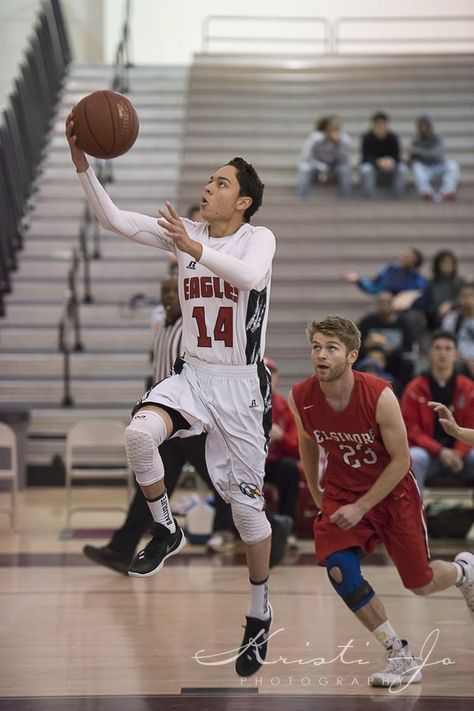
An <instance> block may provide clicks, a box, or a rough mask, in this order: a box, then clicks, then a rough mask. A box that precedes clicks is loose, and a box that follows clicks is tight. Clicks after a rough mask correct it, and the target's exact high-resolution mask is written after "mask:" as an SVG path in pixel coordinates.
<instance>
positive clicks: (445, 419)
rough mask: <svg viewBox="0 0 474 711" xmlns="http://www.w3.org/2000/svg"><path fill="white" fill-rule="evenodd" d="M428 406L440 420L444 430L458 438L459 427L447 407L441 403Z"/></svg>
mask: <svg viewBox="0 0 474 711" xmlns="http://www.w3.org/2000/svg"><path fill="white" fill-rule="evenodd" d="M428 405H429V406H430V407H432V408H433V410H434V411H435V412H436V414H437V415H438V418H439V423H440V425H441V427H442V428H443V430H444V431H445V432H446V433H447V434H448V435H451V437H457V436H458V434H459V425H458V423H457V422H456V420H455V419H454V415H453V413H452V412H451V410H450V409H449V407H446V405H443V404H442V403H440V402H433V401H431V402H429V403H428Z"/></svg>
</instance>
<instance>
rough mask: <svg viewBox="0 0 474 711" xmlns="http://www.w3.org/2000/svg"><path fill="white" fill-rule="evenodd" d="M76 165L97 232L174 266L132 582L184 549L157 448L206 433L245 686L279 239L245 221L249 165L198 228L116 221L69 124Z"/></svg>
mask: <svg viewBox="0 0 474 711" xmlns="http://www.w3.org/2000/svg"><path fill="white" fill-rule="evenodd" d="M66 137H67V140H68V142H69V147H70V151H71V158H72V161H73V163H74V165H75V167H76V170H77V173H78V175H79V179H80V182H81V184H82V187H83V189H84V192H85V195H86V197H87V199H88V201H89V203H90V205H91V207H92V208H93V210H94V212H95V214H96V217H97V219H98V220H99V222H100V224H101V225H102V226H103V227H104V228H106V229H109V230H111V231H113V232H116V233H117V234H119V235H121V236H123V237H127V238H129V239H131V240H134V241H135V242H139V243H140V244H143V245H147V246H150V247H155V248H159V249H164V250H166V251H168V252H171V253H173V254H175V255H176V258H177V260H178V286H179V298H180V302H181V309H182V313H183V339H182V348H183V357H182V358H179V359H177V361H176V364H175V368H174V373H175V374H174V375H171V376H170V377H169V378H166V379H165V380H162V381H161V382H160V383H158V384H157V385H156V386H155V387H154V388H152V389H151V390H150V391H149V392H147V393H146V394H145V396H144V397H143V398H142V400H141V401H140V402H139V403H138V404H137V406H136V407H135V409H134V412H133V416H132V420H131V422H130V424H129V426H128V427H127V430H126V448H127V456H128V459H129V463H130V467H131V469H132V470H133V471H134V473H135V477H136V479H137V482H138V483H139V484H140V486H141V488H142V491H143V493H144V495H145V498H146V499H147V501H148V505H149V507H150V511H151V513H152V515H153V518H154V520H155V522H156V525H155V533H154V535H153V538H152V539H151V541H150V542H149V543H148V544H147V546H146V547H145V548H144V549H143V550H142V551H140V553H139V554H138V556H137V557H136V558H135V560H134V561H133V563H132V565H131V568H130V570H129V574H131V575H136V576H149V575H153V574H154V573H156V572H158V571H159V570H161V568H162V566H163V563H164V562H165V560H166V559H167V558H168V557H170V556H171V555H174V554H176V553H177V552H178V551H179V550H181V548H182V547H183V546H184V544H185V542H186V541H185V538H184V535H183V532H182V531H181V529H180V528H179V527H178V526H177V525H176V522H175V521H174V519H173V517H172V515H171V511H170V506H169V501H168V497H167V494H166V488H165V484H164V469H163V463H162V461H161V458H160V455H159V451H158V447H159V446H160V445H161V444H162V442H164V441H165V440H166V439H168V438H169V437H174V436H179V437H189V436H193V435H196V434H200V433H202V432H206V433H207V438H206V463H207V466H208V470H209V473H210V476H211V478H212V481H213V483H214V486H215V488H216V489H217V491H218V493H219V494H220V495H221V496H222V497H223V498H224V500H225V501H227V502H229V503H230V504H231V507H232V515H233V519H234V522H235V525H236V527H237V530H238V531H239V533H240V536H241V538H242V540H243V541H244V543H245V544H246V552H247V563H248V569H249V577H250V591H251V598H250V607H249V611H248V615H247V622H246V626H245V633H244V638H243V641H242V644H241V647H240V652H239V653H238V654H237V655H236V656H237V659H236V671H237V673H238V674H239V675H240V676H244V677H247V676H249V675H251V674H253V673H255V672H256V671H257V670H258V669H259V668H260V666H261V664H262V662H263V660H264V659H265V657H266V652H267V638H268V632H269V629H270V625H271V620H272V608H271V605H270V603H269V600H268V572H269V556H270V547H271V528H270V524H269V522H268V520H267V517H266V516H265V512H264V510H263V509H264V499H263V495H262V488H263V476H264V467H265V458H266V454H267V446H268V436H269V432H270V428H271V384H270V374H269V372H268V370H267V369H266V368H265V365H264V363H263V356H264V350H265V332H266V325H267V320H268V304H269V297H270V283H271V266H272V259H273V255H274V252H275V237H274V235H273V233H272V232H271V231H270V230H269V229H267V228H266V227H253V226H252V225H250V223H249V221H250V218H251V217H252V215H253V214H254V213H255V212H256V211H257V210H258V208H259V207H260V205H261V203H262V196H263V188H264V186H263V184H262V182H261V181H260V179H259V177H258V175H257V173H256V172H255V170H254V168H253V166H251V165H250V164H249V163H247V162H246V161H245V160H243V159H242V158H234V159H233V160H231V161H229V163H228V164H226V165H224V166H222V167H221V168H219V169H218V170H216V171H215V173H214V174H213V175H212V176H211V177H210V179H209V180H208V182H207V183H206V185H205V186H204V189H203V193H202V200H201V216H202V218H203V219H204V220H205V222H203V223H198V222H192V221H191V220H189V219H186V218H181V217H179V215H178V214H177V213H176V211H175V209H174V208H173V206H172V205H171V204H170V203H169V202H167V203H166V208H165V209H161V210H160V211H159V212H160V216H161V217H160V218H159V219H158V220H157V219H156V218H154V217H151V216H146V215H142V214H139V213H135V212H129V211H125V210H120V209H119V208H118V207H117V206H116V205H115V204H114V203H113V201H112V200H111V199H110V197H109V196H108V194H107V193H106V192H105V190H104V188H103V187H102V185H101V184H100V182H99V181H98V180H97V177H96V176H95V174H94V172H93V170H92V168H91V167H90V166H89V163H88V161H87V159H86V156H85V154H84V153H83V152H82V151H81V150H79V149H78V148H77V146H76V139H75V136H74V122H73V117H72V114H70V115H69V116H68V117H67V119H66Z"/></svg>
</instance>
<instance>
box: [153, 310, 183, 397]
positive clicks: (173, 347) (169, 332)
mask: <svg viewBox="0 0 474 711" xmlns="http://www.w3.org/2000/svg"><path fill="white" fill-rule="evenodd" d="M182 332H183V317H182V316H178V318H177V319H176V321H174V322H173V323H170V322H168V321H166V320H163V321H162V323H161V326H160V327H159V329H158V331H157V333H156V336H155V339H154V341H153V383H159V382H160V380H163V378H167V377H168V375H169V374H170V371H171V368H172V367H173V364H174V362H175V360H176V358H177V357H178V356H179V355H181V335H182Z"/></svg>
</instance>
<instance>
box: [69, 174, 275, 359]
mask: <svg viewBox="0 0 474 711" xmlns="http://www.w3.org/2000/svg"><path fill="white" fill-rule="evenodd" d="M79 177H80V180H81V183H82V186H83V188H84V191H85V194H86V196H87V198H88V200H89V202H90V203H91V205H92V207H93V209H94V211H95V214H96V216H97V219H98V220H99V222H100V223H101V225H102V226H103V227H105V228H107V229H110V230H112V231H114V232H117V233H118V234H121V235H123V236H125V237H128V238H129V239H132V240H134V241H136V242H140V243H141V244H145V245H148V246H152V247H158V248H160V249H165V250H167V251H170V252H173V253H174V254H176V257H177V259H178V265H179V270H178V285H179V298H180V302H181V311H182V314H183V341H182V343H183V351H184V355H190V356H193V357H195V358H199V359H200V360H202V361H206V362H208V363H216V364H223V365H248V364H250V363H256V362H257V361H258V360H260V359H263V356H264V352H265V334H266V327H267V320H268V306H269V299H270V283H271V263H272V259H273V255H274V252H275V237H274V235H273V233H272V232H271V231H270V230H269V229H267V228H266V227H253V226H252V225H250V224H249V223H245V224H244V225H242V226H241V227H240V228H239V229H238V230H237V232H235V233H234V234H233V235H230V236H229V237H219V238H214V237H209V227H208V224H207V223H205V222H192V221H191V220H187V219H185V218H183V222H184V225H185V227H186V231H187V233H188V235H189V236H190V237H191V239H193V240H196V241H197V242H200V243H201V244H202V245H203V253H202V256H201V259H200V260H199V262H198V261H194V260H193V258H192V257H191V256H190V255H189V254H187V253H185V252H181V251H180V250H178V249H176V247H175V244H174V242H173V240H171V239H170V238H169V237H167V236H166V235H165V230H164V229H163V228H162V227H161V226H160V225H159V224H158V221H157V218H155V217H149V216H147V215H140V214H139V213H134V212H127V211H124V210H119V208H118V207H116V205H115V204H114V203H113V202H112V200H111V199H110V197H109V196H108V195H107V193H106V192H105V190H104V189H103V188H102V186H101V185H100V183H99V181H98V180H97V178H96V176H95V174H94V172H93V171H92V169H91V168H89V170H87V172H85V173H80V174H79ZM206 265H207V266H206ZM211 267H212V269H211Z"/></svg>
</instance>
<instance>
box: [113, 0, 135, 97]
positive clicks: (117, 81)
mask: <svg viewBox="0 0 474 711" xmlns="http://www.w3.org/2000/svg"><path fill="white" fill-rule="evenodd" d="M131 5H132V2H131V0H125V13H124V15H125V17H124V21H123V25H122V34H121V36H120V41H119V43H118V45H117V50H116V52H115V64H114V73H113V79H112V89H113V90H114V91H119V92H120V93H122V94H126V93H127V92H128V91H129V89H130V84H129V78H128V70H129V69H130V67H131V66H132V64H131V62H130V14H131Z"/></svg>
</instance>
